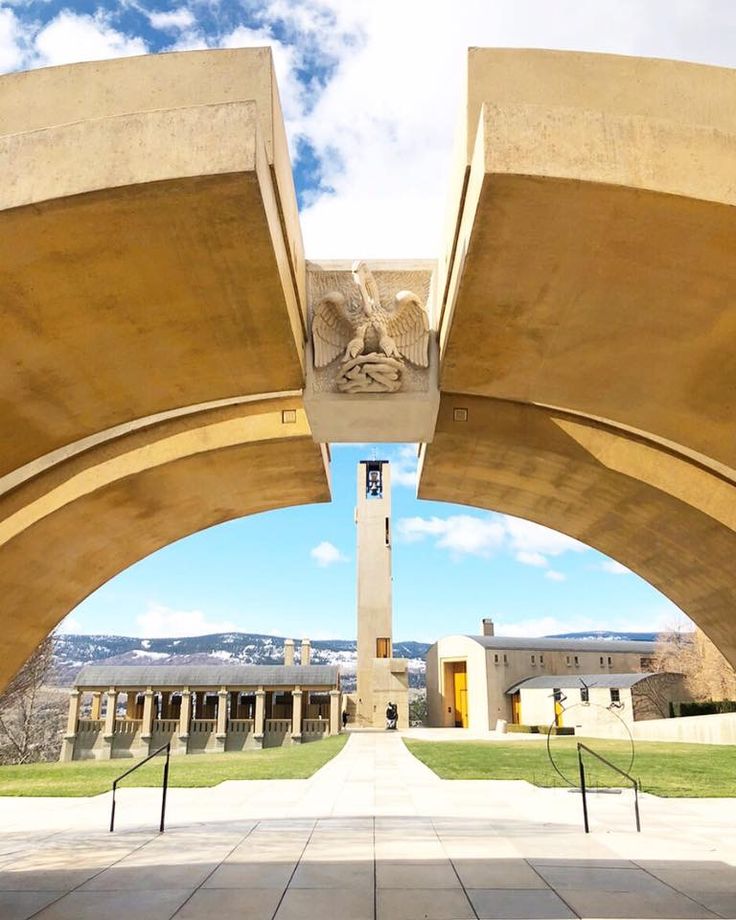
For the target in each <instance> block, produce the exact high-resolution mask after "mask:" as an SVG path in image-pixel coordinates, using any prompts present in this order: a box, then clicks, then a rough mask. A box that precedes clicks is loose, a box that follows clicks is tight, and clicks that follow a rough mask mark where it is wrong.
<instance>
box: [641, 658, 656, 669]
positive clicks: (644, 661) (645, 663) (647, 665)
mask: <svg viewBox="0 0 736 920" xmlns="http://www.w3.org/2000/svg"><path fill="white" fill-rule="evenodd" d="M639 666H640V668H641V669H642V671H653V670H654V658H641V659H640V660H639Z"/></svg>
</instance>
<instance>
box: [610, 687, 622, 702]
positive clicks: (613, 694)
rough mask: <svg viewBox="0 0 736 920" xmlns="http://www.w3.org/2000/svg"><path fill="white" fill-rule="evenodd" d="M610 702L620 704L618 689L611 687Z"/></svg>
mask: <svg viewBox="0 0 736 920" xmlns="http://www.w3.org/2000/svg"><path fill="white" fill-rule="evenodd" d="M611 702H612V703H620V702H621V691H620V690H619V689H618V687H611Z"/></svg>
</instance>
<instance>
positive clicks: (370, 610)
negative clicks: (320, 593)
mask: <svg viewBox="0 0 736 920" xmlns="http://www.w3.org/2000/svg"><path fill="white" fill-rule="evenodd" d="M355 523H356V525H357V560H358V566H357V567H358V573H357V608H358V662H357V674H356V676H357V695H356V696H357V698H356V723H357V724H358V725H363V726H374V727H376V728H378V727H382V726H383V725H384V724H385V711H386V706H387V705H388V703H389V702H393V703H396V705H397V706H398V708H399V727H402V726H404V725H406V724H407V723H408V686H407V662H406V660H405V659H396V658H394V657H393V628H392V620H393V610H392V602H391V469H390V465H389V463H388V461H387V460H361V462H360V463H359V464H358V471H357V505H356V511H355Z"/></svg>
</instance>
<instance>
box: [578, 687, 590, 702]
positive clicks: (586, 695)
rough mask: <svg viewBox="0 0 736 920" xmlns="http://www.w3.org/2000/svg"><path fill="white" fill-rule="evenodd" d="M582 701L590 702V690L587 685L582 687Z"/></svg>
mask: <svg viewBox="0 0 736 920" xmlns="http://www.w3.org/2000/svg"><path fill="white" fill-rule="evenodd" d="M580 702H581V703H588V702H590V692H589V691H588V688H587V687H581V688H580Z"/></svg>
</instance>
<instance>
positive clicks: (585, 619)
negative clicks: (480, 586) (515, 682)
mask: <svg viewBox="0 0 736 920" xmlns="http://www.w3.org/2000/svg"><path fill="white" fill-rule="evenodd" d="M493 619H494V621H495V624H496V635H497V636H518V637H529V638H533V637H536V636H554V635H558V634H560V633H570V632H582V633H584V632H610V633H614V634H615V633H622V632H660V631H664V630H668V629H672V628H673V624H674V625H675V627H676V628H682V629H684V630H686V631H687V630H688V629H692V628H693V625H692V623H691V622H690V620H688V619H687V617H686V616H685V615H684V614H683V613H682V611H681V610H680V609H679V608H678V607H675V605H674V604H671V603H670V602H668V601H664V602H663V603H662V604H658V605H656V606H654V607H647V608H642V609H640V610H638V611H637V612H636V613H635V614H633V615H628V616H621V617H619V616H615V617H606V618H605V620H603V619H598V618H597V617H595V616H584V615H572V616H569V617H564V618H563V617H555V616H537V617H530V618H529V619H526V620H521V621H520V622H517V623H509V622H506V621H505V618H504V615H503V614H495V615H494V617H493Z"/></svg>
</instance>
